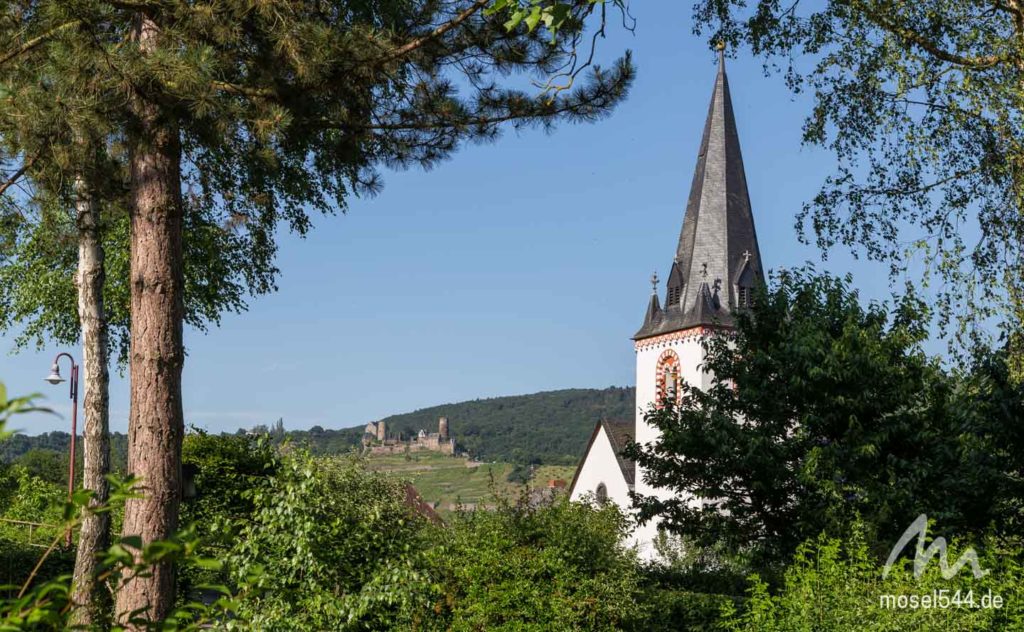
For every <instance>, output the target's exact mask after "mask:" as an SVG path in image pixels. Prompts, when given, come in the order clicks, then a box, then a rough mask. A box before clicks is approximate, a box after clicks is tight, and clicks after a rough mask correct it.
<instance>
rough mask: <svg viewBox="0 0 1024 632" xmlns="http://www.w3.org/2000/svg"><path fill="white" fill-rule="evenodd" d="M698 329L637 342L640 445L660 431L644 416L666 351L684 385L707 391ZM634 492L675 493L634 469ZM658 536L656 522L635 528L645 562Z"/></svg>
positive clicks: (654, 393) (655, 397) (652, 554)
mask: <svg viewBox="0 0 1024 632" xmlns="http://www.w3.org/2000/svg"><path fill="white" fill-rule="evenodd" d="M699 332H700V330H699V329H695V330H693V331H692V332H678V333H676V334H668V335H666V336H660V337H658V338H654V339H650V340H641V341H639V343H638V344H637V352H636V403H637V411H636V441H637V443H639V444H641V445H645V444H650V443H655V442H656V441H657V440H658V439H659V438H660V436H661V433H660V431H659V430H658V429H657V428H655V427H654V426H651V425H650V424H648V423H647V422H646V421H645V419H644V413H646V412H647V410H648V409H649V408H650V407H651V406H652V405H653V404H654V403H655V402H656V401H657V400H658V393H657V383H658V363H659V361H660V359H661V357H662V355H663V354H664V353H665V351H666V350H669V349H671V350H672V351H674V352H675V353H676V355H677V356H678V357H679V375H680V378H681V379H682V380H684V381H685V382H686V383H687V384H691V385H695V386H697V387H699V388H707V387H708V386H709V384H710V382H711V376H710V375H708V374H706V373H704V372H703V371H702V370H701V369H700V365H701V363H702V362H703V360H704V350H703V348H702V347H701V344H700V335H699ZM636 492H637V493H638V494H642V495H645V496H656V497H658V498H662V499H668V498H674V497H675V496H676V494H675V493H674V492H673V491H671V490H667V489H664V488H658V487H653V486H651V485H649V484H648V483H646V482H645V481H644V472H643V469H642V468H640V466H639V465H638V466H637V472H636ZM657 534H658V523H657V521H656V520H654V521H651V522H649V523H648V524H646V525H642V526H639V527H637V528H636V530H635V531H634V533H633V540H634V541H635V542H636V543H637V544H638V548H639V552H640V555H641V556H642V557H644V558H645V559H653V558H654V557H656V552H655V551H654V547H653V543H654V540H655V539H656V537H657Z"/></svg>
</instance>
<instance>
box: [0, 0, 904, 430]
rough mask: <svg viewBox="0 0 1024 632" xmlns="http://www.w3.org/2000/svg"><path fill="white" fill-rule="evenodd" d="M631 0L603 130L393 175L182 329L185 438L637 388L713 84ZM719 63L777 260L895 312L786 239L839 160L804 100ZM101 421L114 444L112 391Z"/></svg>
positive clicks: (9, 364)
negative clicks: (242, 304)
mask: <svg viewBox="0 0 1024 632" xmlns="http://www.w3.org/2000/svg"><path fill="white" fill-rule="evenodd" d="M636 4H637V6H636V7H635V8H634V10H633V13H634V14H635V16H636V18H637V27H636V32H635V35H634V34H629V33H626V32H623V31H622V30H621V29H612V31H611V33H610V37H609V39H607V40H605V41H603V42H601V51H602V53H603V54H604V56H605V57H610V56H611V54H612V53H615V52H617V51H621V50H622V49H624V48H626V47H628V48H631V49H632V50H633V51H634V54H635V61H636V64H637V66H638V69H639V74H638V78H637V81H636V84H635V86H634V89H633V91H632V93H631V95H630V97H629V99H628V100H627V101H626V102H625V103H624V104H623V105H622V106H621V107H620V108H619V109H618V110H617V111H616V112H615V113H614V114H613V115H612V116H611V117H610V118H608V119H606V120H603V121H600V122H598V123H596V124H590V125H579V126H571V127H569V126H566V127H561V128H559V129H558V130H557V131H556V132H554V133H553V134H545V133H543V132H537V131H526V132H522V133H515V132H508V133H506V134H505V135H504V136H503V137H502V138H501V139H499V140H498V141H497V142H496V143H492V144H486V145H470V146H467V147H465V148H463V149H462V150H461V151H460V152H458V153H457V154H456V155H455V157H454V158H453V159H452V160H449V161H447V162H444V163H442V164H441V165H440V166H438V167H437V168H435V169H434V170H432V171H430V172H423V171H420V170H411V171H404V172H385V173H384V177H385V188H384V190H383V192H382V193H381V194H380V195H378V196H377V197H375V198H372V199H361V200H353V201H352V204H351V208H350V209H349V212H348V213H347V214H346V215H343V216H337V217H325V218H318V220H317V222H316V228H315V230H314V231H313V232H312V233H311V235H310V236H309V237H308V238H306V239H304V240H300V239H296V238H293V237H286V238H285V239H283V241H282V243H281V249H280V258H279V265H280V268H281V271H282V274H281V277H280V279H279V285H280V291H279V292H278V293H276V294H274V295H272V296H269V297H264V298H261V299H258V300H256V301H253V302H252V304H251V305H250V310H249V311H248V312H247V313H245V314H241V315H228V316H226V317H225V318H224V320H223V323H222V325H221V327H220V328H218V329H212V330H211V331H210V332H209V333H208V334H205V335H204V334H202V333H199V332H195V331H191V330H186V333H185V339H186V344H187V346H188V354H189V355H188V359H187V362H186V365H185V371H184V398H185V411H186V415H185V417H186V423H188V424H194V425H196V426H200V427H204V428H207V429H210V430H214V431H220V430H228V431H233V430H235V429H237V428H239V427H249V426H252V425H254V424H257V423H271V422H273V421H274V420H276V419H278V418H279V417H283V418H284V423H285V427H286V428H292V429H295V428H308V427H310V426H312V425H314V424H319V425H321V426H324V427H335V428H340V427H345V426H352V425H357V424H361V423H365V422H366V421H370V420H373V419H376V418H379V417H383V416H386V415H389V414H392V413H398V412H404V411H409V410H413V409H416V408H422V407H425V406H431V405H434V404H442V403H445V402H454V401H461V400H465V399H474V398H483V397H492V396H498V395H511V394H520V393H531V392H536V391H542V390H552V389H559V388H570V387H605V386H610V385H632V384H633V381H634V378H633V370H634V365H633V362H634V355H633V348H632V343H631V341H630V340H629V338H630V336H631V335H632V334H633V332H634V331H635V330H636V329H637V327H638V326H639V324H640V322H641V321H642V319H643V312H644V308H645V306H646V301H647V297H648V295H649V292H650V286H649V284H648V281H647V279H648V278H649V277H650V275H651V272H652V271H654V270H657V271H658V273H659V275H660V276H661V277H663V278H664V277H665V276H666V275H667V272H668V268H669V265H670V264H671V260H672V256H673V254H674V251H675V244H676V241H677V239H678V233H679V228H680V225H681V222H682V218H683V211H684V208H685V201H686V196H687V193H688V191H689V185H690V179H691V177H692V170H693V167H694V163H695V161H696V154H697V149H698V145H699V143H700V133H701V129H702V126H703V123H704V117H705V115H706V112H707V105H708V100H709V99H710V96H711V87H712V83H713V81H714V75H715V56H714V53H713V52H711V51H709V50H708V49H707V47H706V45H705V44H704V42H703V41H702V40H701V39H699V38H697V37H696V36H694V35H692V34H691V24H690V20H689V4H688V3H680V2H657V3H655V2H648V3H636ZM727 66H728V74H729V81H730V88H731V90H732V97H733V105H734V107H735V111H736V118H737V123H738V126H739V133H740V142H741V144H742V147H743V155H744V161H745V165H746V173H747V180H748V186H749V189H750V196H751V200H752V204H753V208H754V215H755V221H756V225H757V231H758V238H759V241H760V247H761V253H762V256H763V257H764V260H765V262H766V264H767V265H768V267H769V268H778V267H792V266H796V265H800V264H802V263H803V262H805V261H814V262H816V263H817V264H818V265H819V267H821V268H823V269H828V270H830V271H832V272H836V273H846V272H851V273H852V274H853V275H854V281H855V283H856V284H857V285H858V287H859V288H860V289H861V291H862V295H863V296H864V297H865V298H884V297H886V296H887V295H888V291H889V290H888V284H887V280H886V277H885V272H884V270H882V269H881V268H880V267H878V266H876V265H871V264H868V263H866V262H863V261H856V260H854V259H853V258H852V257H850V256H849V255H848V254H846V253H843V252H837V253H833V254H832V255H831V256H830V257H829V261H828V262H827V264H824V265H822V264H821V259H820V255H819V253H818V252H817V251H816V250H815V249H814V248H812V247H807V246H802V245H800V244H799V243H798V241H797V234H796V231H795V229H794V217H795V215H796V213H797V212H798V211H799V210H800V208H801V205H802V203H803V202H804V201H805V200H807V199H809V198H810V197H811V196H813V195H814V193H815V192H816V191H817V189H818V187H819V186H820V184H821V182H822V180H823V179H824V177H825V176H826V175H827V174H828V172H829V165H830V163H831V157H830V155H829V154H827V153H824V152H822V151H820V150H813V149H809V148H803V147H802V146H801V144H800V129H801V124H802V121H803V117H804V116H805V115H806V113H807V112H808V110H809V105H810V104H809V101H808V100H807V99H806V98H805V97H801V98H799V99H794V97H793V96H792V95H791V94H790V93H789V92H788V91H787V90H786V88H785V86H784V85H783V83H782V80H781V77H779V76H772V77H765V76H764V73H763V71H762V66H761V63H760V62H759V61H757V60H754V59H751V58H749V57H748V56H746V55H745V54H743V53H741V54H740V55H739V58H737V59H731V60H729V62H728V64H727ZM12 346H13V343H12V336H7V337H4V338H0V380H3V381H4V382H6V383H7V385H8V389H9V391H10V392H11V393H18V394H23V393H27V392H31V391H39V392H43V393H44V394H46V395H47V398H48V399H47V401H48V403H49V404H50V405H52V406H53V407H55V408H56V409H57V410H59V411H60V412H62V413H63V414H64V418H63V419H54V418H49V417H45V416H26V417H24V418H21V419H19V420H18V422H17V424H16V426H17V427H18V428H20V429H22V430H24V431H26V432H28V433H30V434H35V433H37V432H43V431H47V430H54V429H66V427H67V425H68V421H67V420H68V408H69V406H68V400H67V399H66V393H67V391H66V390H65V389H63V388H61V389H58V388H55V387H51V386H49V385H48V384H45V383H44V382H43V381H42V377H43V376H45V375H46V372H47V369H48V368H49V363H50V360H51V358H52V357H53V354H54V352H55V351H56V349H47V350H46V351H45V352H40V353H35V352H33V351H28V352H23V353H21V354H18V355H10V353H9V352H10V351H11V349H12ZM73 353H74V354H75V355H76V356H80V351H78V350H73ZM111 409H112V418H111V427H112V429H114V430H119V431H124V430H125V428H126V422H127V415H128V389H127V381H126V380H125V379H123V378H119V377H115V379H114V381H113V384H112V388H111Z"/></svg>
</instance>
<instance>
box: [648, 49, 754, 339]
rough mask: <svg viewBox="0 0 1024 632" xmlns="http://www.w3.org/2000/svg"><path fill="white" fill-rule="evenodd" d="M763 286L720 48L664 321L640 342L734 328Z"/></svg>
mask: <svg viewBox="0 0 1024 632" xmlns="http://www.w3.org/2000/svg"><path fill="white" fill-rule="evenodd" d="M763 282H764V274H763V270H762V267H761V253H760V250H759V248H758V245H757V234H756V232H755V231H754V217H753V214H752V212H751V209H750V196H749V195H748V193H747V179H746V175H745V174H744V171H743V156H742V154H741V153H740V140H739V135H738V133H737V131H736V119H735V117H734V115H733V107H732V99H731V97H730V94H729V79H728V77H727V76H726V73H725V54H724V51H723V50H721V48H720V49H719V53H718V74H717V75H716V77H715V85H714V88H713V89H712V93H711V104H710V106H709V107H708V116H707V120H706V122H705V123H704V134H703V137H702V138H701V142H700V151H699V152H698V154H697V166H696V168H695V169H694V173H693V183H692V184H691V186H690V197H689V199H688V200H687V204H686V214H685V215H684V217H683V228H682V231H681V232H680V235H679V246H678V247H677V249H676V255H675V259H674V260H673V263H672V270H671V272H670V273H669V278H668V288H667V293H666V300H665V306H664V308H663V309H662V318H660V319H658V320H659V321H660V322H658V323H656V324H654V323H650V324H649V322H645V323H644V326H643V327H642V328H641V329H640V331H639V332H637V334H636V336H634V338H645V337H649V336H654V335H658V334H662V333H668V332H671V331H677V330H680V329H686V328H690V327H696V326H699V325H715V324H719V325H729V324H730V323H731V320H732V318H731V313H732V311H733V310H734V309H742V308H744V307H747V306H749V304H750V301H751V300H752V297H753V291H754V288H755V287H756V286H757V285H758V284H761V283H763ZM645 321H650V319H645ZM652 325H653V326H652Z"/></svg>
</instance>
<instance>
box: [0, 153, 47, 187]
mask: <svg viewBox="0 0 1024 632" xmlns="http://www.w3.org/2000/svg"><path fill="white" fill-rule="evenodd" d="M38 157H39V155H38V154H36V155H35V156H32V157H31V158H29V159H28V160H27V161H25V164H23V165H21V168H20V169H18V170H17V171H15V172H14V175H12V176H11V177H10V178H8V179H7V182H4V183H3V184H2V185H0V195H3V194H4V193H6V192H7V189H9V188H11V187H12V186H14V185H15V184H17V182H18V180H20V179H21V176H23V175H25V172H26V171H28V170H29V169H31V168H32V165H33V164H34V163H35V161H36V158H38Z"/></svg>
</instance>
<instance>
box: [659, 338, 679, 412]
mask: <svg viewBox="0 0 1024 632" xmlns="http://www.w3.org/2000/svg"><path fill="white" fill-rule="evenodd" d="M655 376H656V377H655V379H656V380H657V384H656V387H655V392H656V394H657V405H658V406H661V405H662V404H663V403H664V402H665V400H666V399H667V400H670V401H674V402H677V403H678V401H679V396H680V392H679V391H680V382H681V380H682V375H681V373H680V365H679V356H678V355H676V352H675V351H673V350H671V349H666V350H665V352H664V353H662V354H661V357H660V358H658V366H657V369H656V373H655Z"/></svg>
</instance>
